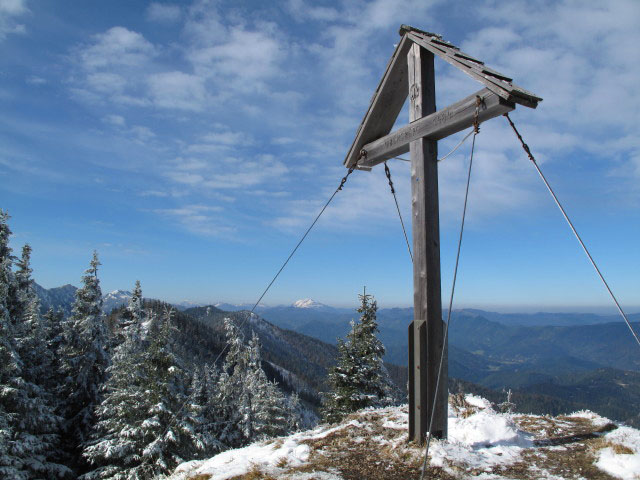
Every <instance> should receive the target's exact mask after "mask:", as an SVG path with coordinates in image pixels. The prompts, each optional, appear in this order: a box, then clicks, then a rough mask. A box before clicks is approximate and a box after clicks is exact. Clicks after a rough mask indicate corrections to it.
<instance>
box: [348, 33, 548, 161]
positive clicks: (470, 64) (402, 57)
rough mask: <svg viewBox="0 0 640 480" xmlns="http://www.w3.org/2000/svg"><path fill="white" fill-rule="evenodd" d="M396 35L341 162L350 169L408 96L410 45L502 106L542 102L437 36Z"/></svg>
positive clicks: (387, 126) (385, 129) (386, 129)
mask: <svg viewBox="0 0 640 480" xmlns="http://www.w3.org/2000/svg"><path fill="white" fill-rule="evenodd" d="M399 33H400V35H401V36H402V39H401V40H400V42H399V43H398V45H397V47H396V49H395V51H394V52H393V55H392V56H391V59H390V60H389V63H388V64H387V68H386V70H385V72H384V74H383V76H382V79H381V80H380V83H379V85H378V88H377V89H376V91H375V92H374V94H373V97H372V98H371V103H370V104H369V108H368V109H367V112H366V114H365V116H364V118H363V120H362V122H361V123H360V126H359V127H358V130H357V132H356V137H355V139H354V141H353V144H352V145H351V148H350V149H349V152H348V153H347V156H346V158H345V160H344V164H345V166H347V167H351V166H352V165H353V164H354V163H355V162H356V161H357V160H358V157H359V156H360V151H361V149H362V147H363V146H364V145H367V144H369V143H371V142H373V141H374V140H377V139H379V138H382V137H384V136H385V135H387V134H388V133H389V132H390V131H391V128H392V127H393V124H394V123H395V121H396V118H397V117H398V114H399V113H400V110H402V106H403V105H404V102H405V100H406V98H407V95H408V91H409V86H408V72H407V53H408V52H409V49H410V48H411V46H412V45H413V44H417V45H420V46H421V47H423V48H424V49H426V50H428V51H429V52H431V53H433V54H434V55H436V56H438V57H440V58H442V59H443V60H445V61H446V62H448V63H449V64H451V65H453V66H454V67H456V68H458V69H460V70H461V71H463V72H464V73H466V74H467V75H470V76H471V77H472V78H474V79H475V80H477V81H478V82H480V83H482V84H483V85H484V86H485V87H486V89H487V90H489V91H490V92H491V93H493V94H495V95H497V96H499V97H500V98H501V99H503V101H505V102H508V103H510V104H511V103H513V104H520V105H523V106H526V107H530V108H536V106H537V105H538V102H540V101H542V98H540V97H538V96H536V95H534V94H533V93H531V92H529V91H527V90H525V89H524V88H522V87H519V86H518V85H516V84H514V83H513V79H511V78H509V77H507V76H506V75H503V74H501V73H500V72H497V71H495V70H493V69H491V68H489V67H487V66H486V65H485V64H484V62H482V61H480V60H478V59H476V58H474V57H472V56H471V55H468V54H466V53H464V52H462V51H461V50H460V49H459V48H458V47H456V46H455V45H453V44H451V43H449V42H447V41H445V40H443V38H442V36H440V35H438V34H435V33H430V32H425V31H423V30H420V29H417V28H414V27H410V26H408V25H402V26H401V27H400V32H399ZM485 91H486V90H485ZM364 169H369V168H368V167H365V168H364Z"/></svg>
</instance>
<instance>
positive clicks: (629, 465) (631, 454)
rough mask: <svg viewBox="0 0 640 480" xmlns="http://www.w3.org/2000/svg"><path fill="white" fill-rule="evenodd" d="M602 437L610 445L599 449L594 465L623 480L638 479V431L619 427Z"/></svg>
mask: <svg viewBox="0 0 640 480" xmlns="http://www.w3.org/2000/svg"><path fill="white" fill-rule="evenodd" d="M604 439H605V440H606V441H607V443H608V444H611V446H610V447H606V448H603V449H601V450H600V451H599V454H598V460H597V461H596V466H597V467H598V468H599V469H600V470H604V471H605V472H607V473H608V474H609V475H613V476H614V477H617V478H621V479H623V480H639V479H640V431H638V430H636V429H634V428H631V427H619V428H618V429H617V430H614V431H613V432H609V433H607V434H606V435H605V436H604Z"/></svg>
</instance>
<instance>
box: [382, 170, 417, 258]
mask: <svg viewBox="0 0 640 480" xmlns="http://www.w3.org/2000/svg"><path fill="white" fill-rule="evenodd" d="M384 173H385V175H386V176H387V179H388V180H389V188H390V189H391V194H392V195H393V200H394V201H395V202H396V210H398V217H400V225H402V233H403V234H404V240H405V242H407V250H408V251H409V257H411V263H413V253H411V246H410V245H409V237H407V230H406V229H405V228H404V220H402V213H400V206H399V205H398V198H397V197H396V189H395V188H393V180H391V170H389V166H388V165H387V162H384Z"/></svg>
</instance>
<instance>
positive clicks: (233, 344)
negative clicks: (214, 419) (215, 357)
mask: <svg viewBox="0 0 640 480" xmlns="http://www.w3.org/2000/svg"><path fill="white" fill-rule="evenodd" d="M224 328H225V332H226V337H227V344H228V346H229V347H228V349H227V354H226V356H225V359H224V363H223V366H222V372H221V373H220V377H219V379H218V396H219V397H218V401H219V406H220V412H219V418H220V425H221V431H220V434H219V437H218V438H219V440H220V441H221V442H222V443H223V445H225V446H226V447H227V448H236V447H239V446H242V445H244V444H245V443H247V439H248V438H249V437H250V436H251V434H252V432H251V408H250V405H251V404H250V395H249V392H248V391H247V389H246V388H245V382H244V379H245V376H246V370H247V367H246V365H247V355H246V347H245V345H244V339H243V337H242V334H241V332H240V330H239V329H238V327H236V325H235V324H234V323H233V321H232V320H231V319H230V318H225V319H224Z"/></svg>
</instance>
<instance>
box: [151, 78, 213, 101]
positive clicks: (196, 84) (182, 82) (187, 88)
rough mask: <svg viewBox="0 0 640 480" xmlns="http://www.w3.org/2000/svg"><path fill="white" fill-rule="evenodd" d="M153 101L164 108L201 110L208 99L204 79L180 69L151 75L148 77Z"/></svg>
mask: <svg viewBox="0 0 640 480" xmlns="http://www.w3.org/2000/svg"><path fill="white" fill-rule="evenodd" d="M148 84H149V90H150V96H151V99H152V101H153V103H154V104H155V105H156V106H158V107H162V108H171V109H178V110H193V111H199V110H202V109H204V108H205V106H206V104H207V99H208V93H207V89H206V88H205V84H204V79H203V78H201V77H198V76H196V75H190V74H188V73H183V72H180V71H173V72H164V73H158V74H155V75H150V76H149V78H148Z"/></svg>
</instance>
